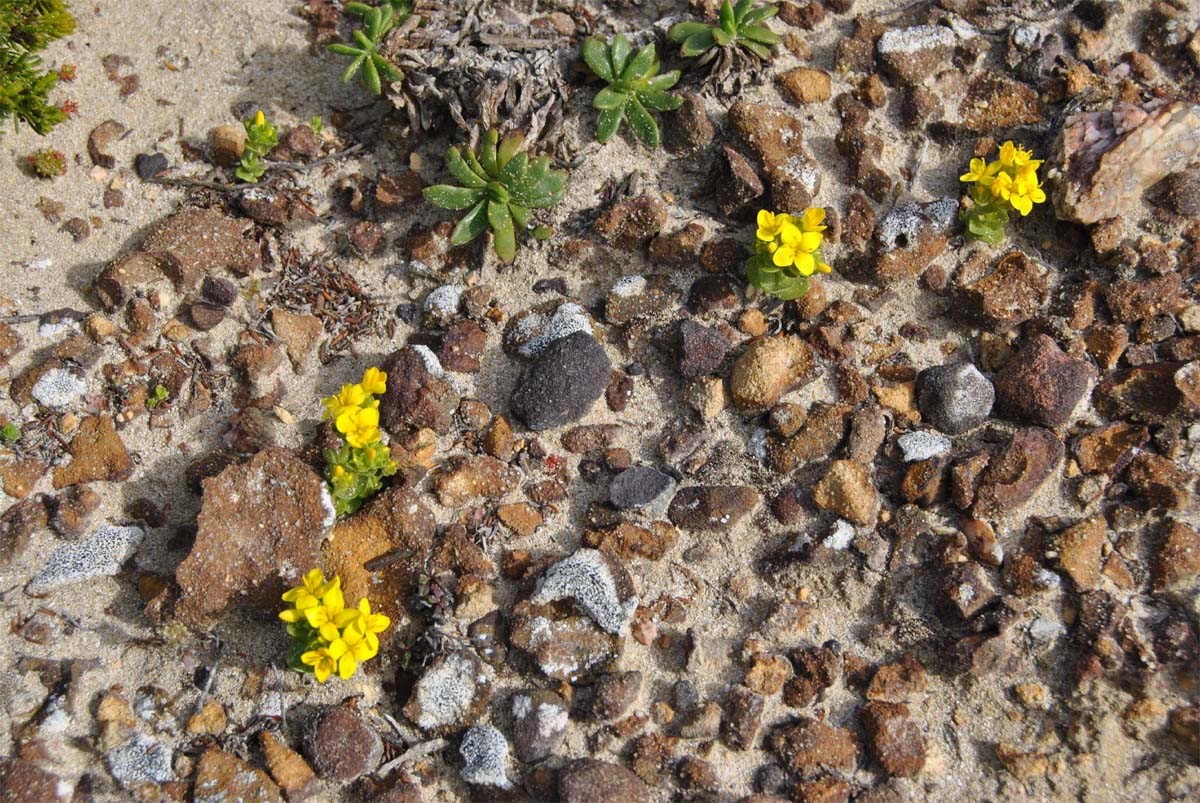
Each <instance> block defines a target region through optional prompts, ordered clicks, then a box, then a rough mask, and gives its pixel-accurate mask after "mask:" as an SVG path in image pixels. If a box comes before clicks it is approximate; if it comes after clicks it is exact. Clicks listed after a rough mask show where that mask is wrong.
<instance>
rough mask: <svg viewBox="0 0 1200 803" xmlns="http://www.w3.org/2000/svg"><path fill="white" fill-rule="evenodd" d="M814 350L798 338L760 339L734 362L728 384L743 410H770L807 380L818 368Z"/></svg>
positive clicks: (783, 336) (781, 336) (788, 336)
mask: <svg viewBox="0 0 1200 803" xmlns="http://www.w3.org/2000/svg"><path fill="white" fill-rule="evenodd" d="M815 362H816V359H815V356H814V354H813V351H812V348H811V347H810V346H809V345H808V344H807V343H806V342H804V340H802V339H801V338H799V337H797V336H796V335H776V336H773V337H761V338H759V339H757V340H755V341H754V342H753V343H751V344H750V347H749V348H747V349H746V351H745V352H744V353H743V354H742V356H740V357H738V359H737V362H735V363H734V366H733V373H732V375H731V376H730V380H729V385H730V392H731V393H732V395H733V399H734V401H735V402H737V404H738V405H739V406H740V407H745V408H750V409H756V408H767V407H771V406H772V405H774V404H775V402H777V401H779V397H780V396H782V395H783V394H784V393H785V392H786V391H787V390H788V389H789V388H791V387H792V386H793V385H795V384H797V383H798V382H800V381H802V380H803V379H806V378H811V377H810V374H811V373H812V369H813V367H814V365H815Z"/></svg>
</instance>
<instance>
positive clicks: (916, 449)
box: [896, 430, 952, 463]
mask: <svg viewBox="0 0 1200 803" xmlns="http://www.w3.org/2000/svg"><path fill="white" fill-rule="evenodd" d="M896 445H897V446H899V447H900V451H901V452H903V453H904V462H905V463H915V462H917V461H919V460H928V459H930V458H931V457H941V456H942V455H944V454H947V453H949V451H950V449H951V446H952V444H951V443H950V439H949V438H947V437H946V436H945V435H939V434H937V433H936V432H928V431H925V430H917V431H914V432H906V433H904V434H903V435H901V436H900V437H899V438H896Z"/></svg>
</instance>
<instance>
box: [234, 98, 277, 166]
mask: <svg viewBox="0 0 1200 803" xmlns="http://www.w3.org/2000/svg"><path fill="white" fill-rule="evenodd" d="M242 125H244V126H245V127H246V149H245V150H244V151H242V163H241V164H240V165H238V169H237V171H236V172H237V177H238V178H240V179H241V180H242V181H248V182H250V183H251V184H257V183H258V180H259V179H260V178H262V174H263V173H265V172H266V170H267V166H266V164H264V163H263V157H264V156H266V155H267V154H268V153H270V152H271V149H272V148H274V147H275V146H276V145H278V144H279V132H277V131H276V130H275V126H274V125H272V124H271V123H268V122H267V118H266V115H264V114H263V113H262V110H261V109H260V110H259V112H258V114H256V115H254V119H253V120H246V121H245V122H243V123H242Z"/></svg>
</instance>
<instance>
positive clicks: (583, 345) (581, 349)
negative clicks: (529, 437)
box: [511, 332, 612, 431]
mask: <svg viewBox="0 0 1200 803" xmlns="http://www.w3.org/2000/svg"><path fill="white" fill-rule="evenodd" d="M611 377H612V363H611V362H609V359H608V355H607V354H605V353H604V349H603V347H601V345H600V344H599V343H597V342H596V338H594V337H592V336H591V335H590V334H588V333H587V332H574V333H572V334H569V335H567V336H566V337H562V338H559V339H558V340H555V341H554V342H553V343H551V344H550V345H549V346H547V347H546V348H545V350H543V351H542V352H541V353H540V354H538V356H537V357H536V358H535V359H534V360H533V362H532V363H530V365H529V367H527V368H526V369H525V370H524V371H523V372H522V373H521V377H520V378H519V379H518V380H517V385H516V387H515V388H513V393H512V400H511V406H512V412H513V415H515V416H516V417H517V419H518V420H520V421H521V423H523V424H524V425H525V426H527V427H529V428H530V429H532V430H535V431H537V430H543V429H552V428H553V427H561V426H562V425H563V424H569V423H571V422H572V421H577V420H579V419H580V418H582V417H583V416H584V415H585V414H586V413H587V411H588V410H589V409H590V408H591V406H592V403H593V402H595V401H596V399H599V398H600V397H601V396H603V395H604V389H605V388H607V387H608V383H609V380H610V379H611Z"/></svg>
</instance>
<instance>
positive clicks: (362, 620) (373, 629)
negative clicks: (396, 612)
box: [347, 597, 392, 652]
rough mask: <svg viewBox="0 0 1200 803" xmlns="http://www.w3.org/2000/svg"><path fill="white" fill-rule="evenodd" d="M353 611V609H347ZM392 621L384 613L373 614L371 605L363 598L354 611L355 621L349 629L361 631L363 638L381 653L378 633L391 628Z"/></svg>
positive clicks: (350, 624) (348, 626)
mask: <svg viewBox="0 0 1200 803" xmlns="http://www.w3.org/2000/svg"><path fill="white" fill-rule="evenodd" d="M347 610H351V609H347ZM391 624H392V620H391V619H390V618H388V617H387V616H384V615H383V614H382V613H371V603H370V602H368V601H367V598H366V597H363V598H362V599H361V600H359V601H358V608H357V609H354V619H353V621H351V622H350V623H349V624H348V625H347V628H356V629H358V630H361V631H362V633H363V638H364V639H366V641H367V643H368V644H369V645H370V646H371V649H373V650H375V651H376V652H378V651H379V638H378V637H377V636H376V634H377V633H382V632H383V631H385V630H387V629H388V627H389V626H391Z"/></svg>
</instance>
